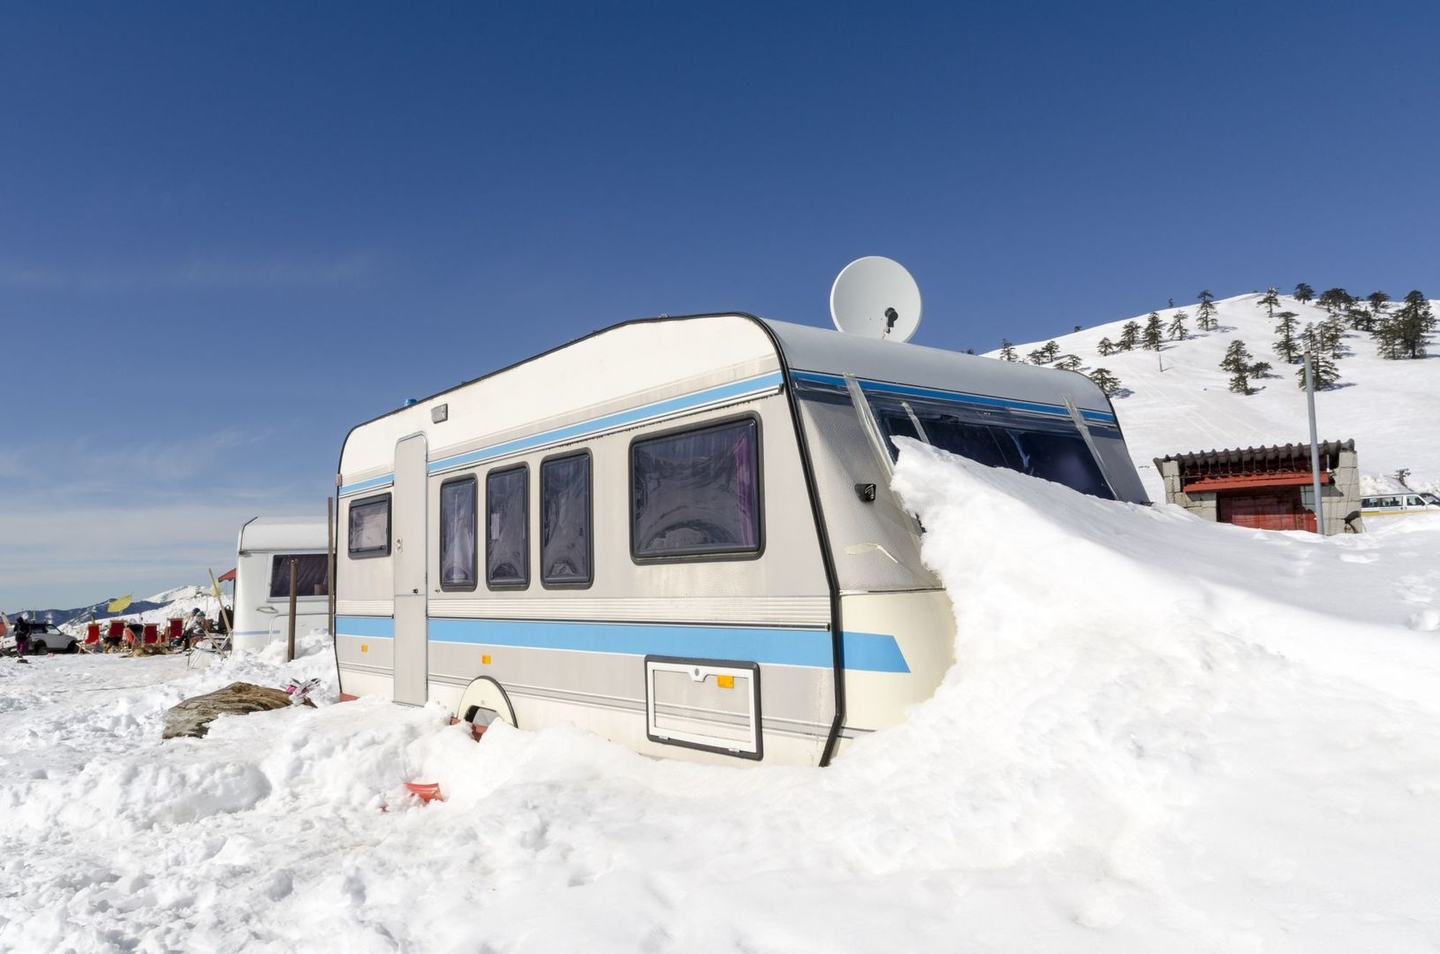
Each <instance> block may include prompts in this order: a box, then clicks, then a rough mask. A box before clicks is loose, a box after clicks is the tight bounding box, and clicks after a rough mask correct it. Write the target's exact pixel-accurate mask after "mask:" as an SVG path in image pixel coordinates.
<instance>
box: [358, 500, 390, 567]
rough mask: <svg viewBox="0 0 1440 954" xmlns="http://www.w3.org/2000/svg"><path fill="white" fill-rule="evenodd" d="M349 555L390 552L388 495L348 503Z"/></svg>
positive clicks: (386, 554) (363, 555)
mask: <svg viewBox="0 0 1440 954" xmlns="http://www.w3.org/2000/svg"><path fill="white" fill-rule="evenodd" d="M349 540H350V548H349V549H350V555H351V556H352V557H376V556H388V555H389V553H390V495H389V494H381V495H380V496H378V497H366V498H365V499H364V500H357V501H355V502H354V503H352V504H350V534H349Z"/></svg>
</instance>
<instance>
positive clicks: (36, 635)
mask: <svg viewBox="0 0 1440 954" xmlns="http://www.w3.org/2000/svg"><path fill="white" fill-rule="evenodd" d="M79 648H80V644H79V643H78V642H77V641H76V639H75V637H74V636H67V635H66V634H65V633H62V632H60V628H59V627H58V626H56V625H55V624H54V623H40V622H33V621H32V622H31V623H30V642H29V644H28V645H27V647H26V651H27V652H29V653H33V654H35V655H40V654H41V653H73V652H76V651H77V650H79ZM14 651H15V624H14V623H13V622H12V623H11V624H10V628H9V629H7V630H6V631H5V635H4V636H3V637H0V653H13V652H14Z"/></svg>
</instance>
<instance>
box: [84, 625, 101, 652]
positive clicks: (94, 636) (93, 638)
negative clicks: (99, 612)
mask: <svg viewBox="0 0 1440 954" xmlns="http://www.w3.org/2000/svg"><path fill="white" fill-rule="evenodd" d="M99 647H100V624H99V623H90V624H88V625H87V626H86V627H85V649H86V650H88V651H89V652H92V653H93V652H94V651H95V650H96V649H98V648H99Z"/></svg>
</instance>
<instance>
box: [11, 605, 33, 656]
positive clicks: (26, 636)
mask: <svg viewBox="0 0 1440 954" xmlns="http://www.w3.org/2000/svg"><path fill="white" fill-rule="evenodd" d="M29 650H30V621H29V620H28V619H26V618H25V614H24V613H21V614H20V618H19V619H17V620H15V655H17V656H23V655H25V653H27V652H28V651H29Z"/></svg>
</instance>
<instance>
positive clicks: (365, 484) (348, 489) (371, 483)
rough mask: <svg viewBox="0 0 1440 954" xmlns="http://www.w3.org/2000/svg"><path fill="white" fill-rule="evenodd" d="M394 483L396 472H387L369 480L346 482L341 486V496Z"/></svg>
mask: <svg viewBox="0 0 1440 954" xmlns="http://www.w3.org/2000/svg"><path fill="white" fill-rule="evenodd" d="M393 483H395V475H394V474H385V475H383V476H380V477H372V478H370V479H369V480H361V481H357V482H355V483H353V484H346V485H345V486H344V487H341V488H340V496H341V497H344V496H347V495H349V494H358V493H360V492H361V491H363V490H378V489H380V488H381V487H389V486H390V485H391V484H393Z"/></svg>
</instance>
